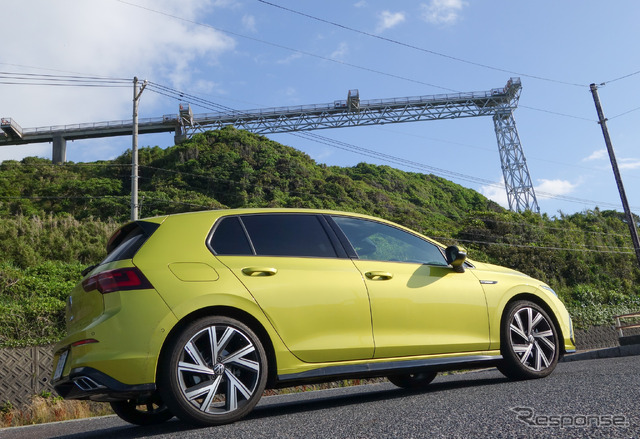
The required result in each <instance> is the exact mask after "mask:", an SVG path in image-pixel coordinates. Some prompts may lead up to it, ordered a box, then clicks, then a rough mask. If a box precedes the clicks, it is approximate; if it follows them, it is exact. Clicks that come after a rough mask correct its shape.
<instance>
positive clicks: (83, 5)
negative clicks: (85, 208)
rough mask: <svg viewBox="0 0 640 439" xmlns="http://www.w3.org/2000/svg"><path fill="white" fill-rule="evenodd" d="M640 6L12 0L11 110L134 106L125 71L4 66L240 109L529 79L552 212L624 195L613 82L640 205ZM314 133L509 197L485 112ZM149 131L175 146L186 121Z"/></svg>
mask: <svg viewBox="0 0 640 439" xmlns="http://www.w3.org/2000/svg"><path fill="white" fill-rule="evenodd" d="M296 12H297V13H296ZM639 20H640V3H639V2H637V1H631V0H620V1H615V2H607V3H606V4H605V3H603V2H601V1H591V0H584V1H580V2H576V1H574V2H568V1H567V2H562V1H550V0H549V1H545V0H543V1H536V2H514V1H499V0H486V1H477V0H476V1H472V0H467V1H463V0H423V1H406V0H401V1H395V2H388V1H386V2H385V1H374V0H351V1H344V0H341V1H338V0H325V1H322V2H320V1H315V2H312V1H293V0H269V2H266V1H260V0H210V1H206V0H205V1H202V0H200V1H195V0H185V1H181V2H175V1H170V0H156V1H150V0H96V1H91V2H87V1H81V0H57V1H56V2H51V1H47V0H22V1H20V2H9V3H8V4H6V5H4V6H3V26H2V28H1V29H0V36H1V37H2V41H4V42H5V44H4V45H3V51H2V52H1V53H0V72H3V73H4V74H5V77H4V79H3V78H0V116H2V117H12V118H14V119H15V120H16V121H17V122H18V123H19V124H20V125H21V126H22V127H29V128H31V127H40V126H51V125H64V124H76V123H85V122H98V121H109V120H123V119H128V118H130V117H131V111H132V108H131V107H132V103H131V100H132V87H131V86H130V85H128V84H125V86H124V87H121V88H95V87H91V88H88V87H52V86H48V85H27V84H25V82H24V81H15V80H7V75H6V74H7V73H9V74H13V73H31V74H46V75H100V76H106V77H113V78H133V77H134V76H138V77H139V78H140V79H148V80H149V81H152V82H154V83H156V84H161V85H164V86H167V87H171V88H174V89H177V90H181V91H184V92H187V93H189V94H192V95H196V96H198V97H200V98H202V99H205V100H208V101H211V102H214V103H217V104H220V105H223V106H225V107H232V108H235V109H239V110H245V109H255V108H261V107H280V106H293V105H304V104H316V103H328V102H333V101H334V100H337V99H346V96H347V92H348V90H349V89H358V90H359V91H360V97H361V99H381V98H392V97H406V96H423V95H433V94H440V93H449V92H455V91H459V92H467V91H484V90H490V89H492V88H497V87H502V86H504V85H505V84H506V82H507V80H508V79H509V78H510V77H515V76H519V77H520V78H521V81H522V87H523V89H522V95H521V97H520V106H519V108H518V109H517V110H516V112H515V120H516V124H517V127H518V131H519V135H520V140H521V143H522V147H523V150H524V153H525V156H526V158H527V163H528V166H529V171H530V175H531V179H532V182H533V184H534V187H535V188H536V190H537V191H538V192H539V193H538V202H539V205H540V208H541V210H542V211H543V212H546V213H548V214H549V215H557V214H558V212H559V211H562V212H564V213H573V212H576V211H583V210H585V209H593V208H595V207H596V206H598V207H600V208H601V209H612V208H617V209H619V210H620V209H621V207H620V206H621V203H620V198H619V195H618V191H617V188H616V184H615V180H614V177H613V173H612V171H611V166H610V163H609V159H608V156H607V154H606V150H605V145H604V140H603V136H602V132H601V129H600V126H599V125H598V124H597V115H596V111H595V107H594V103H593V99H592V96H591V93H590V91H589V84H590V83H597V84H603V83H604V85H599V94H600V99H601V101H602V105H603V107H604V111H605V114H606V116H607V117H608V119H609V121H608V126H609V130H610V133H611V138H612V141H613V146H614V148H615V151H616V155H617V158H618V162H619V165H620V167H621V172H622V177H623V181H624V184H625V188H626V191H627V196H628V198H629V202H630V204H631V206H632V210H634V212H635V213H640V179H639V177H640V150H639V148H638V138H639V134H640V99H639V97H640V96H639V95H640V93H639V91H640V52H639V51H638V50H637V42H638V37H639V34H640V32H639V31H638V29H639V27H638V24H637V23H638V21H639ZM376 36H378V37H382V38H384V40H383V39H381V38H376ZM407 46H414V47H413V48H411V47H407ZM3 82H4V83H3ZM7 82H11V83H7ZM177 110H178V101H176V100H172V99H170V98H167V97H165V96H162V95H159V94H156V93H154V92H152V91H150V90H146V91H144V92H143V95H142V97H141V101H140V117H141V118H146V117H159V116H162V115H164V114H176V113H177ZM193 111H194V113H208V112H211V110H209V109H206V108H201V107H198V106H197V105H193ZM316 133H317V134H321V135H322V136H325V137H328V138H331V139H335V140H338V141H341V142H346V143H349V144H352V145H356V146H358V147H362V148H366V149H369V150H373V151H377V152H382V153H385V154H389V155H393V156H396V157H399V158H401V159H408V160H412V161H415V162H419V163H422V164H424V165H426V166H428V167H434V168H439V169H443V170H446V171H448V172H450V173H457V174H462V175H463V176H467V177H470V178H454V177H452V176H451V175H450V174H449V173H447V172H445V173H442V174H440V175H441V176H443V177H445V178H448V179H450V180H453V181H455V182H456V183H459V184H461V185H463V186H465V187H470V188H472V189H475V190H477V191H479V192H481V193H483V194H484V195H486V196H488V197H490V198H492V199H494V200H496V201H498V202H500V203H502V204H503V205H505V206H506V195H505V191H504V188H503V187H501V181H502V171H501V167H500V159H499V155H498V148H497V142H496V136H495V133H494V130H493V122H492V120H491V118H490V117H484V118H464V119H456V120H447V121H428V122H418V123H405V124H390V125H389V124H387V125H384V126H373V127H355V128H342V129H331V130H322V131H316ZM270 137H271V138H272V139H274V140H276V141H278V142H281V143H283V144H285V145H289V146H293V147H295V148H298V149H300V150H302V151H304V152H306V153H307V154H309V155H310V156H311V157H312V158H313V159H315V160H316V161H317V162H319V163H326V164H328V165H340V166H353V165H355V164H357V163H359V162H361V161H365V162H369V163H378V164H389V163H386V162H384V161H377V160H376V159H373V158H371V157H365V156H361V155H358V154H355V153H352V152H347V151H343V150H340V149H336V148H334V147H331V146H327V145H323V144H319V143H314V142H312V141H309V140H306V139H301V138H299V137H296V136H293V135H290V134H278V135H272V136H270ZM139 144H140V145H141V146H147V145H150V146H153V145H159V146H161V147H167V146H170V145H172V144H173V135H172V134H166V135H151V136H141V138H140V140H139ZM130 146H131V138H130V137H122V138H110V139H100V140H83V141H76V142H69V144H68V146H67V159H68V160H70V161H76V162H86V161H94V160H100V159H110V158H113V157H116V156H118V155H120V154H122V153H123V152H124V151H125V150H126V149H127V148H130ZM33 155H37V156H41V157H47V158H50V157H51V145H49V144H41V145H28V146H24V145H23V146H11V147H7V146H4V147H0V160H7V159H21V158H23V157H25V156H33ZM390 165H392V166H394V167H399V166H398V165H396V164H390ZM406 170H409V171H415V169H409V168H407V169H406ZM477 179H482V180H488V181H492V182H494V184H492V185H489V184H487V185H483V184H478V183H474V182H473V180H477ZM543 194H552V195H554V196H553V197H547V196H546V195H543Z"/></svg>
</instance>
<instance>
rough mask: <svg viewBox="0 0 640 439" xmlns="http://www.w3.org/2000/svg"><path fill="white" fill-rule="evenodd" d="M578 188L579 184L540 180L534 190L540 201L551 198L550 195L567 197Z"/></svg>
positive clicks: (565, 181)
mask: <svg viewBox="0 0 640 439" xmlns="http://www.w3.org/2000/svg"><path fill="white" fill-rule="evenodd" d="M576 187H578V185H577V184H575V183H571V182H570V181H567V180H546V179H540V180H538V186H537V187H535V188H534V190H535V192H536V196H537V197H538V198H540V199H543V198H550V197H549V196H550V195H566V194H569V193H571V192H573V190H574V189H575V188H576Z"/></svg>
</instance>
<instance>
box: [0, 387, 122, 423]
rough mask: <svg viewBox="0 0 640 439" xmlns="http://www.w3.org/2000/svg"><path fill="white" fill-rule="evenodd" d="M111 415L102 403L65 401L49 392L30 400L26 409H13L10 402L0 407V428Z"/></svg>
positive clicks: (108, 406)
mask: <svg viewBox="0 0 640 439" xmlns="http://www.w3.org/2000/svg"><path fill="white" fill-rule="evenodd" d="M110 414H113V411H112V410H111V406H110V405H109V404H107V403H104V402H93V401H73V400H65V399H63V398H62V397H60V396H54V395H52V394H51V393H49V392H43V393H42V394H40V395H36V396H34V397H33V398H32V399H31V404H29V405H28V406H26V407H20V408H19V407H14V406H13V404H11V403H10V402H5V403H4V404H2V405H0V428H6V427H19V426H23V425H32V424H44V423H48V422H57V421H68V420H71V419H82V418H89V417H93V416H104V415H110Z"/></svg>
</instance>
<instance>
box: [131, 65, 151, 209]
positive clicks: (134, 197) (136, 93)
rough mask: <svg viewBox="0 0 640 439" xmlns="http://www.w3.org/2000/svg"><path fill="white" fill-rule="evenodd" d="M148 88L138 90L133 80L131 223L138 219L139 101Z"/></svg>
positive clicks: (145, 84)
mask: <svg viewBox="0 0 640 439" xmlns="http://www.w3.org/2000/svg"><path fill="white" fill-rule="evenodd" d="M146 86H147V81H144V83H143V84H142V88H140V89H138V77H137V76H136V77H134V78H133V141H132V145H131V221H136V220H137V219H138V101H139V100H140V95H141V94H142V92H143V91H144V88H145V87H146Z"/></svg>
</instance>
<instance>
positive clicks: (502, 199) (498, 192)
mask: <svg viewBox="0 0 640 439" xmlns="http://www.w3.org/2000/svg"><path fill="white" fill-rule="evenodd" d="M500 181H501V182H504V180H503V179H502V178H500ZM480 193H481V194H482V195H484V196H485V197H487V198H488V199H490V200H492V201H495V202H496V203H498V204H499V205H501V206H502V207H504V208H507V209H508V208H509V200H508V199H507V191H506V190H505V187H504V183H503V184H502V186H499V185H487V186H482V187H480Z"/></svg>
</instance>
